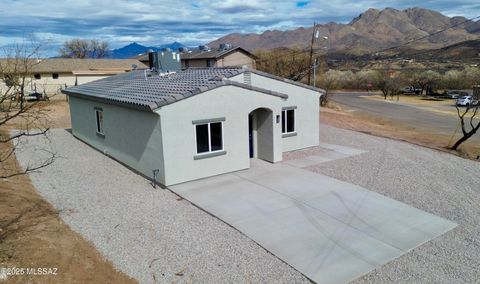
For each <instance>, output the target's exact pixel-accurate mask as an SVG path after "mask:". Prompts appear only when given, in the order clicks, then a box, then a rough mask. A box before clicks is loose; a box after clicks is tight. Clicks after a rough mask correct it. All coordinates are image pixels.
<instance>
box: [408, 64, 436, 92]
mask: <svg viewBox="0 0 480 284" xmlns="http://www.w3.org/2000/svg"><path fill="white" fill-rule="evenodd" d="M440 81H441V75H440V73H438V72H435V71H432V70H428V71H424V72H421V73H413V74H412V76H410V83H411V85H412V86H413V87H415V88H419V89H420V90H421V94H423V92H424V91H426V95H429V94H430V93H431V92H432V91H433V88H435V87H436V85H437V84H438V83H439V82H440Z"/></svg>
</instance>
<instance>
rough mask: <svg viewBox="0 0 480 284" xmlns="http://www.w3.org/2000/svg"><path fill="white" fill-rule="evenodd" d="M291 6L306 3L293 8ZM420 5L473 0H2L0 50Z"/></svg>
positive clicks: (141, 38) (344, 17)
mask: <svg viewBox="0 0 480 284" xmlns="http://www.w3.org/2000/svg"><path fill="white" fill-rule="evenodd" d="M298 2H307V4H306V5H300V6H303V7H297V3H298ZM418 5H421V6H422V7H424V8H430V9H436V10H438V11H440V12H442V13H445V14H447V15H449V16H453V15H462V16H466V17H472V16H477V15H474V13H475V12H476V11H479V10H480V4H478V0H475V1H474V0H472V1H467V0H459V1H455V2H452V1H450V0H448V1H447V0H435V1H433V0H426V1H422V2H421V3H419V2H418V1H413V0H405V1H392V0H390V1H380V0H358V1H340V0H330V1H320V0H312V1H294V0H289V1H262V0H200V1H193V0H188V1H173V0H117V1H113V0H82V1H78V0H62V1H56V0H43V1H41V5H39V2H38V0H22V1H15V0H3V1H2V9H1V10H0V18H1V19H2V20H1V21H0V30H1V31H2V36H0V45H4V44H8V43H11V42H14V41H18V40H19V39H22V38H23V37H25V35H30V34H33V35H35V37H37V38H49V39H51V41H53V42H55V43H56V44H58V43H61V42H63V41H65V40H66V39H69V38H74V37H81V38H99V39H105V40H108V41H110V43H111V45H112V46H113V47H119V46H120V45H123V44H125V43H128V42H130V41H137V42H140V43H144V44H161V43H167V42H171V41H175V40H176V41H179V42H182V43H186V44H191V45H196V44H200V43H205V42H208V41H211V40H214V39H216V38H218V37H220V36H223V35H225V34H228V33H231V32H245V33H247V32H262V31H264V30H267V29H270V30H271V29H282V30H284V29H290V28H295V27H298V26H310V25H311V24H312V23H313V21H314V20H315V21H317V22H323V23H326V22H329V21H337V22H338V21H340V22H349V21H350V20H351V19H352V18H354V17H356V16H358V14H360V13H361V12H363V11H365V10H366V9H368V8H370V7H374V8H377V9H382V8H384V7H387V6H390V7H394V8H397V9H404V8H407V7H412V6H418Z"/></svg>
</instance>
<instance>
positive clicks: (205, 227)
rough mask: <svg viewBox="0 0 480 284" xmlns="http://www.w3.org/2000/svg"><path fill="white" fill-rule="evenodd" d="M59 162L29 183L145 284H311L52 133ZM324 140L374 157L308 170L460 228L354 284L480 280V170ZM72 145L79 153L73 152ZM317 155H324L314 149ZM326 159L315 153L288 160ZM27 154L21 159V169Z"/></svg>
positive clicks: (423, 155)
mask: <svg viewBox="0 0 480 284" xmlns="http://www.w3.org/2000/svg"><path fill="white" fill-rule="evenodd" d="M52 132H53V137H52V141H53V142H52V143H53V144H54V147H55V148H56V149H57V151H58V154H59V156H61V157H60V158H59V159H58V160H57V161H56V162H55V163H54V164H53V165H52V166H50V167H48V168H46V169H44V170H43V173H42V174H41V175H38V174H32V175H31V178H32V181H33V184H34V185H35V187H36V188H37V189H38V190H39V192H40V193H41V194H42V195H43V196H44V197H45V198H46V199H47V200H48V201H49V202H50V203H52V204H53V205H54V206H55V207H56V208H57V209H60V210H61V217H62V218H63V219H64V220H65V221H66V222H67V223H68V224H69V225H70V226H71V227H72V228H73V229H74V230H75V231H77V232H79V233H80V234H82V235H83V236H84V237H85V238H87V239H88V240H90V241H91V242H92V243H93V244H94V245H95V246H96V247H97V248H98V250H99V251H100V252H101V253H102V254H103V255H105V256H106V257H107V258H108V259H110V260H111V261H112V262H113V263H114V264H115V265H116V266H117V267H118V268H119V269H121V270H122V271H124V272H125V273H127V274H128V275H130V276H132V277H135V278H136V279H138V280H139V281H140V282H142V283H154V282H161V283H163V282H168V283H170V282H189V281H192V282H200V283H220V282H221V283H227V282H228V283H239V282H240V283H243V282H254V283H266V282H281V283H294V282H295V283H304V282H309V280H308V279H306V278H305V277H303V276H302V275H301V274H300V273H298V272H297V271H296V270H294V269H293V268H291V267H290V266H288V265H286V264H285V263H283V262H282V261H280V260H279V259H277V258H276V257H274V256H273V255H271V254H270V253H268V252H267V251H265V250H264V249H263V248H261V247H260V246H258V245H257V244H255V243H254V242H253V241H251V240H250V239H248V238H247V237H245V236H244V235H242V234H241V233H239V232H238V231H237V230H235V229H233V228H232V227H230V226H228V225H226V224H225V223H223V222H222V221H220V220H218V219H216V218H214V217H212V216H210V215H209V214H208V213H206V212H204V211H202V210H200V209H198V208H197V207H195V206H193V205H192V204H190V203H189V202H187V201H185V200H179V198H178V196H176V195H174V194H173V193H171V192H170V191H168V190H164V189H159V188H157V189H153V188H152V187H151V186H150V185H149V182H148V181H147V180H145V179H144V178H143V177H141V176H138V175H136V174H134V173H133V172H131V171H130V170H129V169H127V168H125V167H123V166H122V165H120V164H118V163H116V162H115V161H113V160H111V159H109V158H107V157H105V156H103V155H102V154H100V153H99V152H97V151H95V150H93V149H92V148H90V147H88V146H86V144H84V143H82V142H80V141H79V140H77V139H74V138H72V136H71V135H70V134H69V133H68V132H66V131H65V130H53V131H52ZM320 133H321V141H322V142H325V143H331V144H338V145H345V146H350V147H353V148H357V149H363V150H368V151H369V152H368V153H364V154H360V155H356V156H351V157H348V158H345V159H340V160H336V161H331V162H326V163H322V164H319V165H316V166H312V167H309V168H308V169H309V170H311V171H314V172H319V173H322V174H325V175H329V176H332V177H335V178H338V179H340V180H344V181H347V182H350V183H353V184H357V185H360V186H362V187H365V188H367V189H370V190H373V191H376V192H379V193H381V194H383V195H385V196H388V197H391V198H394V199H396V200H398V201H401V202H404V203H407V204H409V205H412V206H414V207H416V208H419V209H422V210H424V211H427V212H430V213H433V214H435V215H438V216H440V217H443V218H446V219H448V220H451V221H453V222H456V223H458V224H459V226H458V227H456V228H455V229H453V230H452V231H450V232H448V233H446V234H444V235H442V236H440V237H439V238H437V239H434V240H432V241H430V242H428V243H426V244H424V245H422V246H420V247H418V248H416V249H414V250H413V251H411V252H409V253H407V254H406V255H403V256H401V257H400V258H397V259H396V260H394V261H392V262H390V263H388V264H386V265H384V266H383V267H381V268H379V269H377V270H375V271H372V272H371V273H369V274H367V275H365V276H364V277H362V278H360V279H358V280H357V281H356V282H357V283H372V282H374V283H386V282H400V283H402V282H410V283H411V282H429V283H454V282H456V283H458V282H470V283H472V282H476V281H478V279H480V272H479V270H478V267H480V227H479V226H478V224H479V223H480V164H479V163H477V162H473V161H470V160H465V159H461V158H458V157H455V156H453V155H449V154H445V153H441V152H438V151H434V150H430V149H426V148H422V147H418V146H414V145H411V144H408V143H404V142H398V141H393V140H389V139H384V138H378V137H373V136H369V135H365V134H361V133H357V132H352V131H347V130H341V129H338V128H333V127H329V126H325V125H322V126H321V129H320ZM72 149H74V150H72ZM317 152H318V153H317ZM306 153H314V154H321V151H317V150H316V149H315V148H313V149H307V150H302V151H297V152H294V153H289V158H294V157H295V156H298V157H300V156H305V154H306ZM28 155H29V154H28V152H25V153H24V154H22V155H19V157H18V159H19V160H20V162H21V163H22V164H23V165H25V163H26V162H27V161H28V159H27V157H28Z"/></svg>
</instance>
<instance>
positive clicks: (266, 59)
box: [256, 48, 311, 81]
mask: <svg viewBox="0 0 480 284" xmlns="http://www.w3.org/2000/svg"><path fill="white" fill-rule="evenodd" d="M256 55H257V56H258V58H259V59H258V60H257V69H258V70H261V71H264V72H267V73H271V74H273V75H276V76H280V77H284V78H287V79H290V80H293V81H300V80H302V79H303V78H305V77H306V76H307V75H308V71H309V70H310V68H311V66H310V64H309V62H310V60H309V56H308V53H307V52H306V51H303V50H300V49H287V48H277V49H273V50H270V51H259V52H257V53H256Z"/></svg>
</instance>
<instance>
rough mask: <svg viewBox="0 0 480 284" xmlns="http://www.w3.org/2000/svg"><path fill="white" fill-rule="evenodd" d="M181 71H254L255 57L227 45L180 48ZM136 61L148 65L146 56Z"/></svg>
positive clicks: (137, 57) (245, 51) (139, 57)
mask: <svg viewBox="0 0 480 284" xmlns="http://www.w3.org/2000/svg"><path fill="white" fill-rule="evenodd" d="M179 52H180V59H181V62H182V69H187V68H198V67H244V66H246V67H248V68H252V69H255V67H256V63H255V60H257V56H255V55H254V54H252V53H250V52H248V51H247V50H245V49H243V48H241V47H231V46H230V45H228V44H223V45H220V46H219V47H218V48H216V49H210V48H209V47H208V46H205V45H201V46H199V47H198V48H196V49H193V50H188V49H185V48H182V49H181V50H180V51H179ZM134 59H138V60H139V61H141V62H142V63H144V64H145V65H148V63H149V60H148V54H141V55H138V56H136V57H134Z"/></svg>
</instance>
